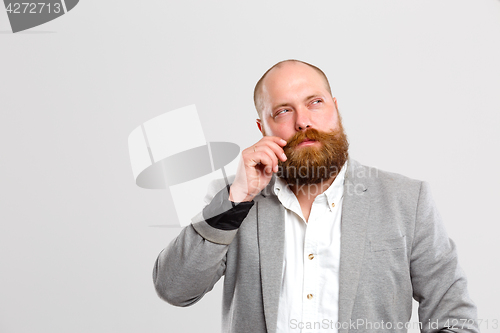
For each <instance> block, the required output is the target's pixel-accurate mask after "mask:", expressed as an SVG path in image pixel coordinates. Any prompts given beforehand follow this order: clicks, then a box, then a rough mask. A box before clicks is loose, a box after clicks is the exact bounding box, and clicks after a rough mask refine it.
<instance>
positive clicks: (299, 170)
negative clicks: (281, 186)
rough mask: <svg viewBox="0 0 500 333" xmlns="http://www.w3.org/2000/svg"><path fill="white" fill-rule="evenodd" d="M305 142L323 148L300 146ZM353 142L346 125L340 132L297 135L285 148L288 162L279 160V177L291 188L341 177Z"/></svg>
mask: <svg viewBox="0 0 500 333" xmlns="http://www.w3.org/2000/svg"><path fill="white" fill-rule="evenodd" d="M304 140H314V141H318V142H320V143H321V145H313V146H305V147H297V146H298V145H299V144H300V143H302V142H303V141H304ZM348 148H349V142H348V141H347V136H346V135H345V133H344V129H343V127H342V123H339V127H338V129H337V130H333V131H331V132H322V131H318V130H315V129H309V130H307V131H300V132H297V133H296V134H295V135H294V136H293V137H292V138H290V139H289V140H288V142H287V144H286V146H285V147H284V148H283V150H284V151H285V154H286V156H287V160H286V161H285V162H282V161H278V165H279V170H278V177H280V178H282V179H283V180H285V182H286V183H287V184H288V185H291V186H294V185H296V186H301V185H310V184H319V183H322V182H324V181H327V180H329V179H331V178H332V177H335V176H337V174H338V173H339V172H340V169H341V168H342V166H343V165H344V164H345V162H346V161H347V158H348V156H349V155H348V152H347V151H348Z"/></svg>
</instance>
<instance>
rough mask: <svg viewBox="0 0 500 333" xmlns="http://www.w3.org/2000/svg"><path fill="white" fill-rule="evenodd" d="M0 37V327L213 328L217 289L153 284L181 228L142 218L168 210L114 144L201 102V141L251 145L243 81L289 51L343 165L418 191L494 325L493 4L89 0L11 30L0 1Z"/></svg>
mask: <svg viewBox="0 0 500 333" xmlns="http://www.w3.org/2000/svg"><path fill="white" fill-rule="evenodd" d="M0 30H1V31H2V32H1V33H0V51H1V52H0V111H1V121H0V152H1V163H0V185H1V191H0V205H1V208H0V221H1V223H0V264H1V268H0V269H1V271H0V332H8V333H10V332H30V333H33V332H51V333H54V332H120V333H126V332H198V331H204V332H217V331H219V329H220V303H221V302H220V294H221V288H220V284H219V285H218V286H217V287H216V288H215V289H214V291H213V292H211V293H210V294H209V295H207V296H206V297H205V298H204V299H202V300H201V301H200V302H199V303H198V304H196V305H194V306H193V307H191V308H186V309H179V308H175V307H173V306H170V305H168V304H167V303H164V302H163V301H161V300H160V299H159V298H157V296H156V294H155V291H154V289H153V284H152V279H151V271H152V267H153V263H154V260H155V258H156V256H157V254H158V253H159V252H160V251H161V249H162V248H164V247H165V246H166V245H167V244H168V243H169V242H170V240H171V239H173V237H175V236H176V235H177V234H178V232H179V230H180V229H179V228H158V227H151V226H152V225H162V224H166V223H176V221H175V219H176V217H175V211H174V210H173V204H172V200H171V197H169V195H168V193H167V192H166V191H160V190H157V191H155V190H144V189H141V188H139V187H137V186H136V185H135V184H134V180H133V177H132V171H131V168H130V161H129V156H128V150H127V149H128V148H127V137H128V134H129V133H130V132H131V131H132V130H133V129H134V128H135V127H137V126H139V125H140V124H141V123H143V122H144V121H146V120H148V119H151V118H153V117H155V116H157V115H159V114H162V113H164V112H166V111H169V110H173V109H175V108H179V107H182V106H186V105H189V104H196V105H197V107H198V112H199V114H200V118H201V122H202V125H203V127H204V131H205V135H206V138H207V140H209V141H229V142H235V143H237V144H239V145H240V146H241V147H247V146H249V145H251V144H252V143H254V142H255V141H257V140H258V139H259V138H260V133H259V132H258V131H257V127H256V125H255V118H256V114H255V111H254V109H253V104H252V89H253V86H254V84H255V82H256V81H257V80H258V78H259V77H260V75H261V74H262V73H263V72H264V71H265V70H266V69H267V68H268V67H270V66H271V65H272V64H274V63H275V62H277V61H279V60H283V59H287V58H298V59H302V60H305V61H308V62H311V63H313V64H315V65H317V66H319V67H320V68H322V69H324V71H325V72H326V74H327V75H328V76H329V77H330V80H331V84H332V88H333V91H334V94H335V95H336V96H337V98H338V100H339V106H340V111H341V114H342V116H343V118H344V124H345V128H346V131H347V134H348V136H349V138H350V142H351V156H352V157H354V158H355V159H357V160H359V161H361V162H362V163H364V164H367V165H372V166H376V167H379V168H381V169H385V170H390V171H394V172H398V173H402V174H405V175H407V176H410V177H413V178H417V179H423V180H426V181H428V182H429V183H430V184H431V187H432V189H433V194H434V197H435V200H436V201H437V204H438V207H439V208H440V212H441V214H442V216H443V217H444V220H445V223H446V228H447V230H448V232H449V234H450V236H451V238H453V239H454V240H455V241H456V243H457V246H458V251H459V258H460V261H461V265H462V266H463V267H464V269H465V270H466V272H467V274H468V277H469V289H470V294H471V296H472V297H473V299H474V300H475V301H476V303H477V305H478V307H479V317H480V318H482V319H484V320H489V328H488V326H486V325H485V324H484V323H483V326H482V328H483V332H499V331H500V327H497V329H494V328H492V325H491V324H492V321H493V320H494V319H496V320H499V319H500V318H499V317H500V312H499V306H498V299H499V298H500V287H499V284H498V275H499V273H500V263H499V260H498V254H499V251H500V245H499V242H498V239H499V234H498V232H499V230H500V228H499V226H498V224H499V222H500V221H499V217H498V216H499V214H498V207H499V202H500V195H499V188H500V180H499V175H498V170H499V168H500V160H499V157H498V151H499V147H498V146H499V136H500V135H499V133H498V126H499V124H500V122H499V120H500V116H499V114H500V112H499V111H500V98H499V91H500V62H499V61H498V59H500V45H499V43H500V2H499V1H498V0H467V1H465V0H443V1H436V0H420V1H418V2H417V1H412V2H410V1H399V0H391V1H384V0H378V1H371V0H369V1H342V2H340V1H320V0H316V1H308V2H306V1H301V2H290V1H287V2H284V1H268V2H264V1H262V2H256V1H251V2H250V1H248V2H245V3H240V2H238V4H236V2H235V1H234V2H230V1H214V2H208V1H207V2H205V1H176V2H173V1H148V2H131V1H117V0H114V1H97V0H85V1H81V2H80V3H79V4H78V6H76V7H75V8H74V9H73V10H72V11H71V12H69V13H68V14H67V15H64V16H62V17H60V18H59V19H57V20H54V21H52V22H49V23H47V24H45V25H42V26H39V27H36V28H34V29H32V30H29V31H27V32H25V33H19V34H12V33H11V32H9V30H10V26H9V24H8V21H7V15H6V13H5V11H4V10H3V8H2V9H1V10H0ZM170 130H172V131H177V132H178V134H179V138H180V139H181V138H182V136H189V135H190V133H189V128H178V127H177V126H176V124H172V127H171V129H170ZM193 190H199V189H193ZM194 213H196V212H193V215H194ZM499 325H500V323H499Z"/></svg>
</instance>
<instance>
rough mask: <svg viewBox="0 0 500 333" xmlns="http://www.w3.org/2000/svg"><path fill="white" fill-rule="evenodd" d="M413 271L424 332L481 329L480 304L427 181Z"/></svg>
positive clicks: (419, 213) (419, 210)
mask: <svg viewBox="0 0 500 333" xmlns="http://www.w3.org/2000/svg"><path fill="white" fill-rule="evenodd" d="M410 273H411V279H412V285H413V297H414V298H415V300H417V301H418V302H419V309H418V314H419V321H420V322H421V323H422V332H437V331H438V332H479V328H478V325H477V311H476V306H475V305H474V303H473V302H472V300H471V299H470V298H469V295H468V292H467V280H466V277H465V274H464V272H463V271H462V269H461V268H460V266H459V265H458V259H457V251H456V248H455V244H454V243H453V241H452V240H451V239H449V238H448V236H447V234H446V231H445V229H444V225H443V223H442V221H441V217H440V216H439V213H438V211H437V210H436V207H435V204H434V202H433V200H432V197H431V194H430V190H429V186H428V184H427V183H426V182H423V183H422V184H421V187H420V194H419V199H418V205H417V211H416V221H415V233H414V239H413V244H412V251H411V257H410Z"/></svg>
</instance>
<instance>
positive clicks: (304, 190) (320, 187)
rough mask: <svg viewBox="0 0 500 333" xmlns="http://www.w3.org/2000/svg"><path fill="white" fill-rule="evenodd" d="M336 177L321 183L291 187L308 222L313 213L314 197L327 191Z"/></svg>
mask: <svg viewBox="0 0 500 333" xmlns="http://www.w3.org/2000/svg"><path fill="white" fill-rule="evenodd" d="M335 178H336V176H334V177H332V178H330V179H328V180H326V181H323V182H321V183H319V184H307V185H300V186H298V185H297V186H290V189H291V190H292V192H293V194H295V196H296V197H297V200H298V201H299V204H300V208H301V209H302V215H304V218H305V220H306V222H307V221H308V220H309V214H310V213H311V208H312V204H313V202H314V199H316V197H317V196H318V195H320V194H321V193H323V192H325V191H326V190H327V189H328V188H329V187H330V185H332V183H333V181H334V180H335Z"/></svg>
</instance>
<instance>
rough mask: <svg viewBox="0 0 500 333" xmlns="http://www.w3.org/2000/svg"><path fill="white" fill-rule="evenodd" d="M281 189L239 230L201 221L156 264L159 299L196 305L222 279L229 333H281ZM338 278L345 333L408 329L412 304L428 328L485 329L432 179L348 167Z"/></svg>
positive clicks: (262, 197) (263, 197)
mask: <svg viewBox="0 0 500 333" xmlns="http://www.w3.org/2000/svg"><path fill="white" fill-rule="evenodd" d="M273 183H274V179H273V180H272V181H271V183H270V184H269V185H268V186H267V187H266V188H265V189H264V190H263V191H262V192H261V194H259V195H258V196H257V197H255V199H254V201H255V204H254V206H253V207H252V209H251V210H250V212H249V214H248V216H247V217H246V219H245V220H244V221H243V223H242V224H241V226H240V228H239V229H237V230H230V231H225V230H219V229H215V228H213V227H211V226H210V225H209V224H208V223H206V222H205V221H204V220H203V218H202V216H201V215H198V220H199V221H198V222H193V223H192V224H191V225H189V226H187V227H185V228H184V229H183V230H182V231H181V233H180V234H179V236H178V237H177V238H175V239H174V240H173V241H172V242H171V243H170V245H169V246H168V247H167V248H166V249H165V250H163V251H162V252H161V253H160V255H159V257H158V259H157V261H156V264H155V267H154V271H153V279H154V284H155V287H156V290H157V292H158V295H159V296H160V297H161V298H163V299H164V300H166V301H167V302H169V303H170V304H173V305H177V306H188V305H192V304H194V303H196V302H197V301H198V300H200V299H201V298H202V297H203V295H204V294H205V293H207V292H208V291H210V290H211V289H212V287H213V286H214V284H215V283H216V282H217V281H218V280H219V279H220V278H221V276H223V275H224V276H225V278H224V282H223V283H224V292H223V305H222V307H223V309H222V316H223V318H222V329H223V332H236V333H244V332H252V333H255V332H272V333H274V332H276V324H277V313H278V301H279V293H280V286H281V278H282V276H281V274H282V265H283V249H284V228H285V225H284V208H283V206H282V205H281V204H280V202H279V201H278V198H277V197H276V196H275V195H274V194H273V191H272V186H273ZM223 187H224V184H223V183H220V184H218V185H214V186H212V187H211V188H210V189H209V192H208V195H207V198H208V199H209V200H210V199H211V198H213V197H214V195H215V194H216V193H217V192H218V191H219V190H220V189H221V188H223ZM208 202H209V201H208ZM339 274H340V297H339V322H338V323H337V324H336V325H337V327H338V328H339V332H348V331H349V332H376V331H380V332H388V331H392V332H406V331H407V329H405V327H404V326H403V325H404V324H405V323H407V322H408V321H409V319H410V317H411V310H412V298H415V300H417V301H418V302H419V303H420V306H419V311H418V312H419V320H420V322H421V323H422V331H423V332H431V331H432V332H435V331H439V330H443V331H446V332H448V331H453V332H479V330H478V327H477V324H476V321H475V319H476V316H477V315H476V308H475V306H474V304H473V302H472V301H471V300H470V298H469V296H468V294H467V282H466V278H465V275H464V273H463V271H462V270H461V269H460V267H459V266H458V262H457V252H456V249H455V244H454V243H453V241H451V240H450V239H449V238H448V237H447V235H446V232H445V230H444V228H443V224H442V222H441V218H440V216H439V214H438V212H437V210H436V208H435V205H434V203H433V201H432V198H431V195H430V193H429V186H428V185H427V184H426V183H425V182H421V181H417V180H412V179H409V178H407V177H404V176H401V175H398V174H394V173H389V172H385V171H381V170H378V169H375V168H370V167H366V166H363V165H360V164H359V163H358V162H356V161H353V160H350V161H349V162H348V169H347V172H346V177H345V182H344V203H343V207H342V224H341V255H340V273H339ZM370 322H371V325H372V326H370V324H369V323H370ZM464 322H465V324H464ZM363 323H364V324H363ZM377 323H378V324H377ZM382 323H383V324H382ZM389 323H390V324H389ZM380 325H385V326H380ZM389 325H390V327H389ZM401 326H402V327H401ZM377 327H379V328H380V329H376V328H377ZM446 327H448V329H447V328H446ZM292 331H293V330H292V329H290V332H292Z"/></svg>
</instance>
